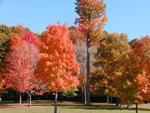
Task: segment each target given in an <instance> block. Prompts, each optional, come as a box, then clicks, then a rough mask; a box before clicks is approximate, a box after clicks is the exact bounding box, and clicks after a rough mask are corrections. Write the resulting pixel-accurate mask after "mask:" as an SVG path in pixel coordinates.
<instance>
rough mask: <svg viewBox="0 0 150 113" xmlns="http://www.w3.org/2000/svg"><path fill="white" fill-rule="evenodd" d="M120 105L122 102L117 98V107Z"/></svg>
mask: <svg viewBox="0 0 150 113" xmlns="http://www.w3.org/2000/svg"><path fill="white" fill-rule="evenodd" d="M119 105H120V100H119V98H116V106H119Z"/></svg>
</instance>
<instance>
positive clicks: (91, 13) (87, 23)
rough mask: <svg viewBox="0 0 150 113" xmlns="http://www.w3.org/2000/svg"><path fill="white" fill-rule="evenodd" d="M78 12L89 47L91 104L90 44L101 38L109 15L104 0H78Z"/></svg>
mask: <svg viewBox="0 0 150 113" xmlns="http://www.w3.org/2000/svg"><path fill="white" fill-rule="evenodd" d="M75 4H76V12H77V14H78V15H79V18H77V19H76V23H78V24H79V26H80V29H81V30H82V31H83V32H84V34H85V35H86V47H87V65H86V66H87V67H86V69H87V72H86V75H87V76H86V104H87V105H90V52H89V48H90V46H91V45H90V44H91V42H92V41H94V40H96V38H99V37H100V35H101V30H102V29H103V27H104V25H105V23H106V21H107V16H106V14H105V8H106V6H105V4H104V2H103V0H76V3H75Z"/></svg>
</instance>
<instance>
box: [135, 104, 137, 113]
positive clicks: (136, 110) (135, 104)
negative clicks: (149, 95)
mask: <svg viewBox="0 0 150 113" xmlns="http://www.w3.org/2000/svg"><path fill="white" fill-rule="evenodd" d="M135 106H136V113H138V103H136V104H135Z"/></svg>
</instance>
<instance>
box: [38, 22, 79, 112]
mask: <svg viewBox="0 0 150 113" xmlns="http://www.w3.org/2000/svg"><path fill="white" fill-rule="evenodd" d="M40 39H41V42H42V44H41V49H40V52H41V59H40V60H39V62H38V65H37V68H36V71H35V75H36V77H37V79H38V80H41V81H42V82H43V83H45V84H46V86H47V89H48V91H49V92H53V93H54V94H55V106H54V113H57V93H58V92H64V91H66V90H72V89H76V87H77V85H78V84H79V82H78V76H77V75H78V74H79V73H78V72H79V65H78V63H77V61H76V56H75V48H74V45H73V44H72V43H71V41H70V39H69V30H68V28H67V26H61V25H54V26H49V27H48V28H47V31H45V32H44V33H42V35H41V37H40Z"/></svg>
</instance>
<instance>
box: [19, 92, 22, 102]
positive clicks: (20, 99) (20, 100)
mask: <svg viewBox="0 0 150 113" xmlns="http://www.w3.org/2000/svg"><path fill="white" fill-rule="evenodd" d="M19 104H22V95H21V93H19Z"/></svg>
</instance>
